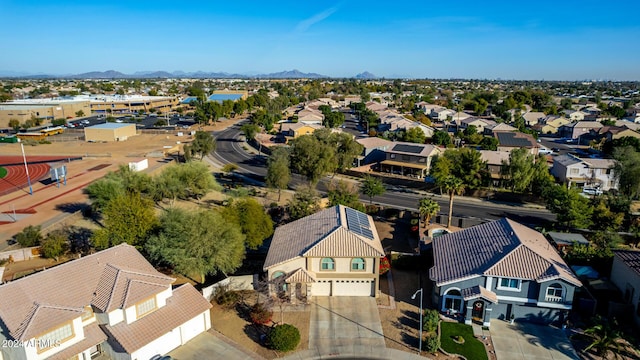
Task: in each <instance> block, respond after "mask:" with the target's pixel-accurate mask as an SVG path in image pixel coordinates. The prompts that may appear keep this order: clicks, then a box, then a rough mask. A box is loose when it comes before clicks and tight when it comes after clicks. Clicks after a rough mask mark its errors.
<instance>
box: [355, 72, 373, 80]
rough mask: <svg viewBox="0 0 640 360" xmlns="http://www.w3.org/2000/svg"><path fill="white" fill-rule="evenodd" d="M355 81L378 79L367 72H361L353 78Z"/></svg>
mask: <svg viewBox="0 0 640 360" xmlns="http://www.w3.org/2000/svg"><path fill="white" fill-rule="evenodd" d="M355 78H356V79H377V78H378V77H377V76H375V75H373V74H372V73H370V72H368V71H364V72H361V73H360V74H358V75H356V76H355Z"/></svg>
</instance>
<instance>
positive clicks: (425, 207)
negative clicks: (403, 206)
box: [418, 198, 440, 226]
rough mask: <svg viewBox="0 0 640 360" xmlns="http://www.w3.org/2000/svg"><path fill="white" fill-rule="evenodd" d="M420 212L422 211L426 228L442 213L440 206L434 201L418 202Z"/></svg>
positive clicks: (425, 199) (424, 200) (422, 200)
mask: <svg viewBox="0 0 640 360" xmlns="http://www.w3.org/2000/svg"><path fill="white" fill-rule="evenodd" d="M418 211H420V217H421V218H422V219H423V220H424V222H425V224H426V226H429V222H431V217H432V216H435V215H437V214H438V212H440V205H439V204H438V203H437V202H435V201H434V200H433V199H427V198H424V199H420V201H419V202H418Z"/></svg>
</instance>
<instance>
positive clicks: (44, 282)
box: [0, 244, 173, 336]
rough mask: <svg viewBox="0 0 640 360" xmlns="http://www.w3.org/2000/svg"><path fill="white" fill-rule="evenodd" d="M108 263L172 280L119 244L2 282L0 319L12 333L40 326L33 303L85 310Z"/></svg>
mask: <svg viewBox="0 0 640 360" xmlns="http://www.w3.org/2000/svg"><path fill="white" fill-rule="evenodd" d="M107 264H111V265H115V266H118V267H122V268H124V267H127V268H128V269H131V270H132V271H137V272H140V273H145V274H156V275H158V276H161V277H163V278H166V279H171V281H172V280H173V279H172V278H169V277H165V276H164V275H162V274H160V273H159V272H158V271H157V270H155V269H154V268H153V266H152V265H151V264H150V263H149V262H148V261H147V260H146V259H145V258H144V257H143V256H142V254H140V253H139V252H138V251H137V250H136V249H135V248H134V247H133V246H131V245H127V244H121V245H118V246H114V247H112V248H109V249H107V250H103V251H100V252H97V253H95V254H92V255H89V256H85V257H83V258H80V259H76V260H72V261H69V262H67V263H65V264H62V265H58V266H56V267H53V268H50V269H47V270H44V271H42V272H39V273H36V274H33V275H29V276H26V277H24V278H21V279H18V280H14V281H11V282H9V283H6V284H3V285H1V286H0V299H1V301H0V320H1V321H2V323H3V324H4V325H5V326H6V328H7V329H8V330H9V333H11V334H14V333H16V331H18V330H17V329H18V328H19V327H20V326H21V325H22V324H26V323H29V322H32V325H31V326H38V327H39V326H40V325H39V324H38V323H39V322H40V321H43V319H44V318H40V317H39V318H37V319H32V317H33V316H34V314H35V313H34V308H33V306H34V304H50V305H48V306H57V307H62V308H72V309H74V308H75V309H84V307H85V306H87V305H90V304H91V302H92V299H93V298H94V293H95V292H96V289H97V288H96V286H97V284H98V283H99V282H100V281H101V278H102V276H103V273H104V269H105V268H106V267H107ZM167 281H169V280H167ZM78 316H79V315H78ZM54 318H56V317H54ZM12 336H13V335H12Z"/></svg>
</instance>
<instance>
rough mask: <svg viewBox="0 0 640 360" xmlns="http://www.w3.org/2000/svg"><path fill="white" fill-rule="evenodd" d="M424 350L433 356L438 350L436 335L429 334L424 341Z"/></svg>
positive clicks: (438, 342)
mask: <svg viewBox="0 0 640 360" xmlns="http://www.w3.org/2000/svg"><path fill="white" fill-rule="evenodd" d="M424 345H425V350H427V351H428V352H430V353H432V354H435V353H436V352H437V351H438V348H440V337H439V336H438V334H433V333H432V334H429V335H427V338H426V339H425V341H424Z"/></svg>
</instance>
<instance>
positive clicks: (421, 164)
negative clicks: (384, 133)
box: [380, 142, 442, 179]
mask: <svg viewBox="0 0 640 360" xmlns="http://www.w3.org/2000/svg"><path fill="white" fill-rule="evenodd" d="M441 153H442V150H441V149H440V148H439V147H437V146H433V145H428V144H427V145H425V144H416V143H408V142H394V145H393V147H391V148H390V149H388V150H387V151H386V154H387V156H386V160H383V161H382V162H380V171H381V172H387V173H394V174H399V175H404V176H410V177H415V178H419V179H423V178H424V177H425V176H427V175H428V174H429V171H430V170H431V161H432V160H433V157H434V156H436V155H439V154H441Z"/></svg>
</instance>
